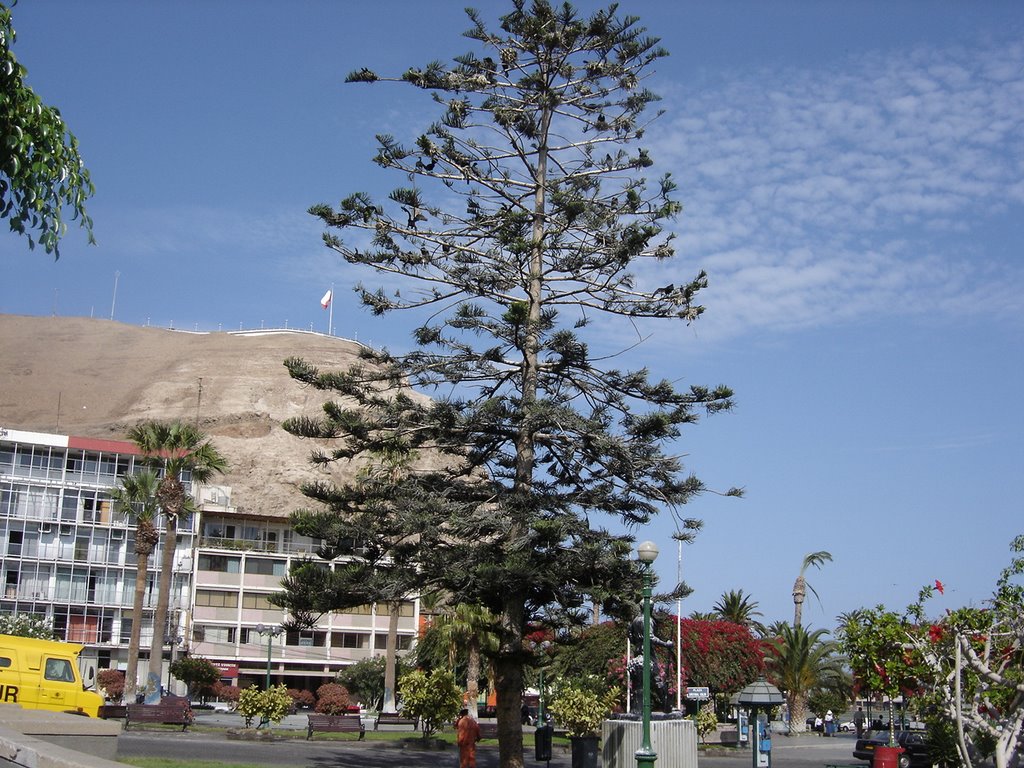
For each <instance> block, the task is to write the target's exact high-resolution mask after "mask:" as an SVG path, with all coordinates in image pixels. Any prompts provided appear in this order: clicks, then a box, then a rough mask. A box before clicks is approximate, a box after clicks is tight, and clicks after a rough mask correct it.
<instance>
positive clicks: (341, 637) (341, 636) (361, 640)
mask: <svg viewBox="0 0 1024 768" xmlns="http://www.w3.org/2000/svg"><path fill="white" fill-rule="evenodd" d="M369 644H370V636H369V635H368V634H366V633H365V632H332V633H331V647H332V648H366V647H368V646H369Z"/></svg>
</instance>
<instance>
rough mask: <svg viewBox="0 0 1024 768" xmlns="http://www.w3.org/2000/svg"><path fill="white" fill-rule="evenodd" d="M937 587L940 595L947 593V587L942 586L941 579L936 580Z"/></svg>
mask: <svg viewBox="0 0 1024 768" xmlns="http://www.w3.org/2000/svg"><path fill="white" fill-rule="evenodd" d="M935 588H936V589H937V590H939V594H940V595H944V594H946V590H945V588H944V587H943V586H942V582H941V581H939V580H938V579H936V580H935Z"/></svg>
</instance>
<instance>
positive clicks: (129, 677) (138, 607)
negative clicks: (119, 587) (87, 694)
mask: <svg viewBox="0 0 1024 768" xmlns="http://www.w3.org/2000/svg"><path fill="white" fill-rule="evenodd" d="M136 535H137V534H136ZM136 554H137V556H138V557H137V559H136V562H135V595H134V597H133V598H132V634H131V637H130V638H129V639H128V666H127V668H126V669H125V672H124V691H123V692H122V694H121V699H122V701H124V700H125V697H127V702H128V703H129V704H134V703H135V694H136V693H137V692H138V690H139V646H140V645H141V644H142V602H143V599H144V598H145V595H146V581H147V580H148V578H149V554H148V553H146V554H142V553H136Z"/></svg>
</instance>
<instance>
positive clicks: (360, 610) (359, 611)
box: [335, 605, 373, 616]
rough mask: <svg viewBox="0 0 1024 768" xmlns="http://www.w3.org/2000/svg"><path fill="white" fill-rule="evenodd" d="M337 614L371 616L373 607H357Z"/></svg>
mask: <svg viewBox="0 0 1024 768" xmlns="http://www.w3.org/2000/svg"><path fill="white" fill-rule="evenodd" d="M335 613H347V614H349V615H352V616H370V615H371V614H372V613H373V606H372V605H357V606H355V607H354V608H343V609H342V610H340V611H335Z"/></svg>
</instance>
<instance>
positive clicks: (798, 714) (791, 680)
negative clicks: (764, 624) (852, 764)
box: [765, 624, 845, 733]
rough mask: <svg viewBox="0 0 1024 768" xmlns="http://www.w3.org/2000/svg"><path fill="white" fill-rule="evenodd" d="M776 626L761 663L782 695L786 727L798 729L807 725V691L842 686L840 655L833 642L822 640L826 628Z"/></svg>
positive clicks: (842, 674) (802, 728)
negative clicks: (777, 629)
mask: <svg viewBox="0 0 1024 768" xmlns="http://www.w3.org/2000/svg"><path fill="white" fill-rule="evenodd" d="M780 630H781V632H780V634H779V636H778V638H777V639H776V642H775V644H774V646H773V647H772V649H771V651H770V652H769V654H768V656H767V658H766V659H765V666H766V667H767V669H768V672H769V675H770V676H771V678H772V680H773V682H774V683H775V685H777V686H778V687H779V688H780V689H781V690H782V691H783V693H784V694H785V695H786V704H787V705H788V707H789V727H790V729H791V730H792V731H794V732H796V733H800V732H802V731H804V730H805V729H806V727H807V724H806V722H805V721H806V717H807V698H808V697H809V696H810V694H811V693H812V692H813V691H815V690H820V689H836V690H842V688H843V686H844V680H845V674H844V671H843V658H842V657H841V656H839V655H837V650H838V646H837V645H836V643H834V642H832V641H831V640H822V637H823V636H824V635H826V634H828V632H827V630H824V629H817V630H814V631H813V632H808V631H807V630H806V629H805V628H803V627H801V626H799V625H797V626H794V627H791V626H789V625H788V624H782V625H781V626H780Z"/></svg>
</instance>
